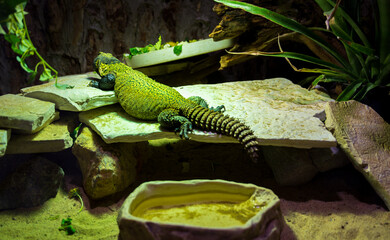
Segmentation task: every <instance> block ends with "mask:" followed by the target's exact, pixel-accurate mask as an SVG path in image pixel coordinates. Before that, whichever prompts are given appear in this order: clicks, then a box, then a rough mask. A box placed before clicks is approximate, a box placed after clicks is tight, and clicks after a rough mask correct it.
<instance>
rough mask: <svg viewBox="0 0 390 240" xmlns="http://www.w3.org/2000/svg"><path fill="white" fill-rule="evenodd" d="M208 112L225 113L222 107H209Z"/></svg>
mask: <svg viewBox="0 0 390 240" xmlns="http://www.w3.org/2000/svg"><path fill="white" fill-rule="evenodd" d="M210 110H212V111H214V112H221V113H223V112H225V110H226V108H225V106H224V105H220V106H218V107H211V108H210Z"/></svg>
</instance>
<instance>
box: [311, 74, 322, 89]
mask: <svg viewBox="0 0 390 240" xmlns="http://www.w3.org/2000/svg"><path fill="white" fill-rule="evenodd" d="M324 78H325V75H324V74H321V75H320V76H318V77H316V78H315V79H314V80H313V82H312V83H311V85H310V88H309V90H310V89H311V88H313V87H315V86H317V84H318V83H319V82H321V80H322V79H324Z"/></svg>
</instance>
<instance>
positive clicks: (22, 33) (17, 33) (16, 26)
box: [0, 0, 73, 89]
mask: <svg viewBox="0 0 390 240" xmlns="http://www.w3.org/2000/svg"><path fill="white" fill-rule="evenodd" d="M26 3H27V1H26V0H24V1H21V0H14V1H3V0H0V9H1V11H0V14H1V15H0V16H1V22H0V23H1V25H0V34H2V35H4V39H5V40H6V41H7V42H9V43H10V44H11V49H12V50H13V51H14V52H15V53H16V54H18V56H17V57H16V60H17V61H18V62H19V63H20V66H21V67H22V68H23V69H24V71H26V72H27V73H29V83H32V82H33V81H34V80H35V77H36V76H37V75H38V70H39V66H41V67H42V68H43V71H42V73H41V74H40V75H39V80H40V81H48V80H50V79H53V78H55V81H56V82H55V85H56V87H57V88H60V89H67V88H73V87H72V86H69V85H66V84H63V85H62V84H58V83H57V77H58V72H57V71H56V70H55V69H54V68H53V67H51V66H50V65H49V64H48V63H47V62H46V61H45V60H44V59H43V58H42V56H41V55H40V54H39V53H38V51H37V49H36V48H35V47H34V45H33V43H32V42H31V39H30V35H29V33H28V30H27V25H26V19H25V17H24V16H25V15H26V14H27V12H25V11H24V7H25V5H26ZM12 8H14V9H13V10H12ZM6 14H8V15H6ZM4 27H6V29H7V31H5V29H4ZM33 55H35V56H36V57H38V59H39V62H38V63H37V64H36V66H35V68H33V69H31V68H30V67H29V66H28V65H27V63H26V59H27V58H28V57H30V56H33Z"/></svg>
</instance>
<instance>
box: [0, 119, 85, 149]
mask: <svg viewBox="0 0 390 240" xmlns="http://www.w3.org/2000/svg"><path fill="white" fill-rule="evenodd" d="M76 121H77V115H75V114H72V113H61V119H60V120H58V121H55V122H53V123H51V124H49V125H48V126H47V127H45V128H44V129H42V130H41V131H39V132H37V133H34V134H29V135H18V134H12V137H11V140H10V141H9V143H8V147H7V151H6V154H20V153H42V152H58V151H62V150H64V149H67V148H70V147H71V146H72V145H73V139H72V137H71V136H70V132H69V131H72V130H73V129H74V128H75V127H76V126H75V123H76Z"/></svg>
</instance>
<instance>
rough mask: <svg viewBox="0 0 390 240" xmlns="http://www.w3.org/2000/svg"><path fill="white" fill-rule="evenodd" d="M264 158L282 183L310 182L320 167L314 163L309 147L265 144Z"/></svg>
mask: <svg viewBox="0 0 390 240" xmlns="http://www.w3.org/2000/svg"><path fill="white" fill-rule="evenodd" d="M261 149H262V151H263V155H264V158H265V160H266V162H267V163H268V165H269V166H270V167H271V168H272V172H273V173H274V177H275V180H276V181H277V182H278V184H280V185H299V184H303V183H306V182H309V181H310V180H311V179H312V178H313V177H314V176H315V175H316V174H317V173H318V169H317V168H316V167H315V166H314V165H313V163H312V161H311V159H310V156H309V152H308V151H307V149H298V148H287V147H274V146H264V147H262V148H261Z"/></svg>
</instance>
